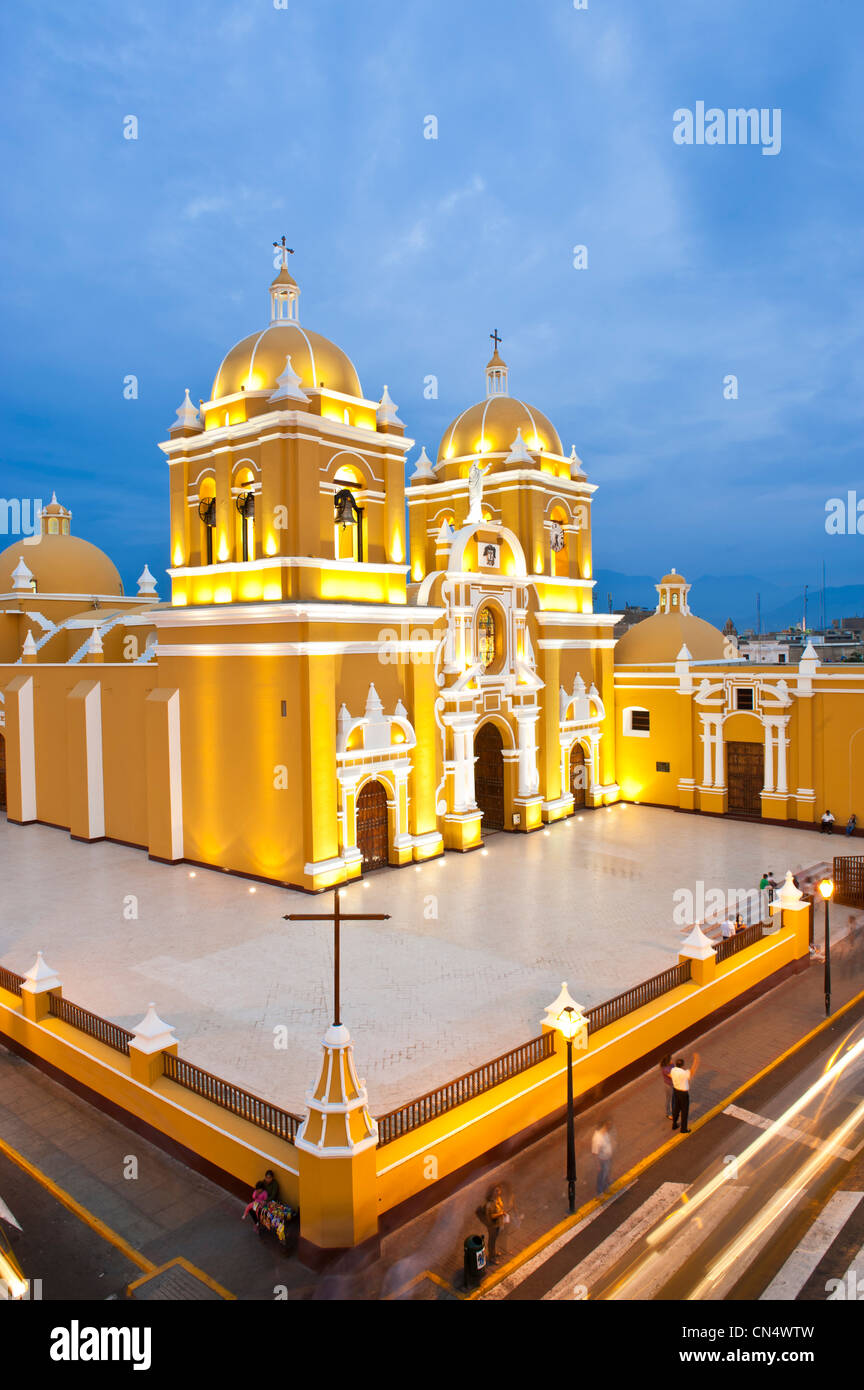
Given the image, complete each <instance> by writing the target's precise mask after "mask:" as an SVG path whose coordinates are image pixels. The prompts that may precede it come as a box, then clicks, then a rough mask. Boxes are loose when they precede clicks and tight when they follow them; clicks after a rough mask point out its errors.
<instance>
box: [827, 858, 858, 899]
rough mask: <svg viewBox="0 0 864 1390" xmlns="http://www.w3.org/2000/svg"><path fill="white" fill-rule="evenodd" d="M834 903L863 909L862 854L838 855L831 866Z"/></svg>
mask: <svg viewBox="0 0 864 1390" xmlns="http://www.w3.org/2000/svg"><path fill="white" fill-rule="evenodd" d="M832 874H833V877H834V901H835V902H838V903H843V905H844V907H864V854H842V855H838V856H837V857H836V858H835V860H834V864H833V866H832Z"/></svg>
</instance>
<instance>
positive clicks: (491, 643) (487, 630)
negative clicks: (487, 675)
mask: <svg viewBox="0 0 864 1390" xmlns="http://www.w3.org/2000/svg"><path fill="white" fill-rule="evenodd" d="M477 655H478V657H479V659H480V661H481V662H482V663H483V665H484V666H486V667H488V666H491V665H492V663H493V661H494V660H495V615H494V613H493V612H492V609H491V608H484V609H483V611H482V612H481V613H480V616H479V617H478V619H477Z"/></svg>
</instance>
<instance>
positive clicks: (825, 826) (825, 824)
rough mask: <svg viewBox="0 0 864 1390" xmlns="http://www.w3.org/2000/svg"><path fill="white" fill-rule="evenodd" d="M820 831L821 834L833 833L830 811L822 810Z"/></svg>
mask: <svg viewBox="0 0 864 1390" xmlns="http://www.w3.org/2000/svg"><path fill="white" fill-rule="evenodd" d="M821 833H822V834H823V835H833V834H834V817H833V815H832V814H831V812H830V811H823V813H822V831H821Z"/></svg>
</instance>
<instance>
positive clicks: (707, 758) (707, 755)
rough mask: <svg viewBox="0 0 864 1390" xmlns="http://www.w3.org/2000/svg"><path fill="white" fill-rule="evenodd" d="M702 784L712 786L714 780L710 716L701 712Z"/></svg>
mask: <svg viewBox="0 0 864 1390" xmlns="http://www.w3.org/2000/svg"><path fill="white" fill-rule="evenodd" d="M699 717H700V719H701V720H702V785H703V787H713V785H714V781H713V778H712V776H711V716H710V714H702V715H700V716H699Z"/></svg>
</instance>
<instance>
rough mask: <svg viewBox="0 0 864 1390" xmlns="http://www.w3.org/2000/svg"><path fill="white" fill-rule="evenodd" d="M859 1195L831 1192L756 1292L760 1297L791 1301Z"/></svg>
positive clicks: (844, 1223) (839, 1228) (858, 1193)
mask: <svg viewBox="0 0 864 1390" xmlns="http://www.w3.org/2000/svg"><path fill="white" fill-rule="evenodd" d="M862 1197H864V1192H835V1193H834V1194H833V1195H832V1196H831V1198H830V1199H829V1201H828V1202H826V1204H825V1206H824V1207H823V1209H822V1211H821V1212H820V1213H819V1215H818V1216H817V1218H816V1220H815V1221H814V1222H813V1225H812V1226H811V1227H810V1228H809V1230H808V1231H807V1233H806V1235H805V1236H804V1237H803V1239H802V1240H801V1241H800V1242H799V1243H798V1245H797V1246H796V1247H795V1249H794V1250H793V1251H792V1254H791V1255H790V1256H789V1258H788V1260H787V1261H786V1263H785V1264H784V1265H783V1267H782V1269H780V1270H778V1272H777V1273H776V1274H775V1276H774V1278H773V1279H772V1280H771V1283H770V1284H769V1285H768V1287H767V1289H765V1291H764V1293H762V1294H760V1295H759V1297H760V1300H767V1299H770V1300H773V1301H775V1302H778V1303H791V1302H793V1301H794V1299H795V1298H796V1297H797V1296H798V1294H799V1293H800V1292H801V1290H802V1289H803V1287H804V1285H805V1284H806V1283H807V1280H808V1279H809V1278H810V1275H811V1274H812V1273H813V1271H814V1269H815V1268H816V1266H817V1265H818V1263H819V1261H820V1260H821V1259H822V1256H823V1255H824V1254H825V1252H826V1250H828V1248H829V1246H830V1245H831V1244H832V1243H833V1242H834V1240H835V1239H836V1237H837V1236H838V1235H839V1233H840V1231H841V1230H842V1229H843V1227H844V1226H845V1225H846V1222H847V1221H848V1220H849V1217H850V1216H851V1215H852V1213H853V1212H854V1211H855V1208H856V1207H857V1206H858V1203H859V1202H860V1201H861V1198H862Z"/></svg>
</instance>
